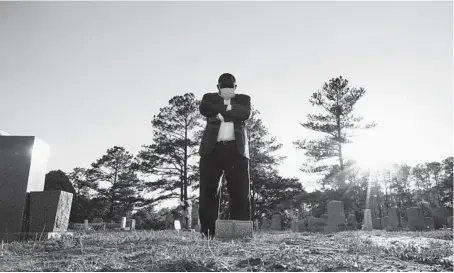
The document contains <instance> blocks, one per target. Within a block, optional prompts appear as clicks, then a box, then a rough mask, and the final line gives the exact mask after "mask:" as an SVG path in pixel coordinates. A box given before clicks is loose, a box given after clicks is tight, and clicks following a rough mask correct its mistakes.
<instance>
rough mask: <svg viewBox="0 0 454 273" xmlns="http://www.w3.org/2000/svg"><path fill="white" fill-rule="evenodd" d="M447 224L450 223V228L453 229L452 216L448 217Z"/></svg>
mask: <svg viewBox="0 0 454 273" xmlns="http://www.w3.org/2000/svg"><path fill="white" fill-rule="evenodd" d="M447 222H448V227H449V228H452V226H453V218H452V216H448V219H447Z"/></svg>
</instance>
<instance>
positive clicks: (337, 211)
mask: <svg viewBox="0 0 454 273" xmlns="http://www.w3.org/2000/svg"><path fill="white" fill-rule="evenodd" d="M340 228H345V214H344V202H342V201H331V202H329V203H328V225H327V226H326V228H325V232H334V231H338V230H339V229H340Z"/></svg>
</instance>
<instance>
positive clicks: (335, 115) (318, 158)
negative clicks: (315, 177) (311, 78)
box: [294, 76, 375, 188]
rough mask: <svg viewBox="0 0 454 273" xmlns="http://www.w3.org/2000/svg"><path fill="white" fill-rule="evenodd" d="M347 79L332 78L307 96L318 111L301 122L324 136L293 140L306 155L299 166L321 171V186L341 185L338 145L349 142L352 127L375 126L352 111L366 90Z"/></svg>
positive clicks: (342, 165) (341, 160)
mask: <svg viewBox="0 0 454 273" xmlns="http://www.w3.org/2000/svg"><path fill="white" fill-rule="evenodd" d="M348 83H349V82H348V80H347V79H344V78H343V77H342V76H340V77H338V78H332V79H331V80H329V82H328V83H325V84H324V85H323V88H322V89H321V90H318V91H317V92H315V93H313V94H312V97H311V98H310V99H309V102H310V103H311V104H312V105H313V106H317V107H319V108H320V109H321V110H322V113H318V114H309V115H307V121H306V122H304V123H301V125H302V126H303V127H304V128H306V129H309V130H313V131H317V132H320V133H323V134H325V137H324V138H322V139H315V140H309V141H307V140H302V141H301V140H297V141H295V142H294V144H295V145H296V148H297V149H302V150H305V155H306V156H307V157H308V159H309V161H308V162H307V163H305V164H304V165H303V167H302V168H301V170H302V171H303V172H309V173H315V174H321V175H324V179H323V180H322V186H323V187H324V186H326V185H331V186H334V187H335V188H338V187H344V186H345V185H344V183H345V181H344V178H343V176H344V175H345V173H344V169H345V166H346V160H345V156H344V155H343V152H342V146H343V145H344V144H346V143H349V142H351V137H352V136H353V131H354V130H356V129H369V128H373V127H375V123H369V124H365V125H362V124H361V121H362V120H363V118H362V117H357V116H354V115H353V114H352V112H353V110H354V106H355V104H356V103H357V102H358V100H359V99H360V98H361V97H363V96H364V94H365V93H366V91H365V90H364V88H362V87H360V88H354V87H349V86H348ZM333 159H334V160H336V161H337V163H336V162H335V161H334V160H333Z"/></svg>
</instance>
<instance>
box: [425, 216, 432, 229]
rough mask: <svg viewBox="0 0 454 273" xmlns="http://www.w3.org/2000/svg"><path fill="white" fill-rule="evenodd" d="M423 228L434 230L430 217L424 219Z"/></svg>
mask: <svg viewBox="0 0 454 273" xmlns="http://www.w3.org/2000/svg"><path fill="white" fill-rule="evenodd" d="M424 226H425V227H426V229H435V224H434V219H433V218H432V217H424Z"/></svg>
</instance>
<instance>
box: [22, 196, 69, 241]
mask: <svg viewBox="0 0 454 273" xmlns="http://www.w3.org/2000/svg"><path fill="white" fill-rule="evenodd" d="M72 200H73V194H72V193H69V192H65V191H42V192H31V193H30V226H29V231H30V232H65V231H67V229H68V223H69V214H70V213H71V204H72Z"/></svg>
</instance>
